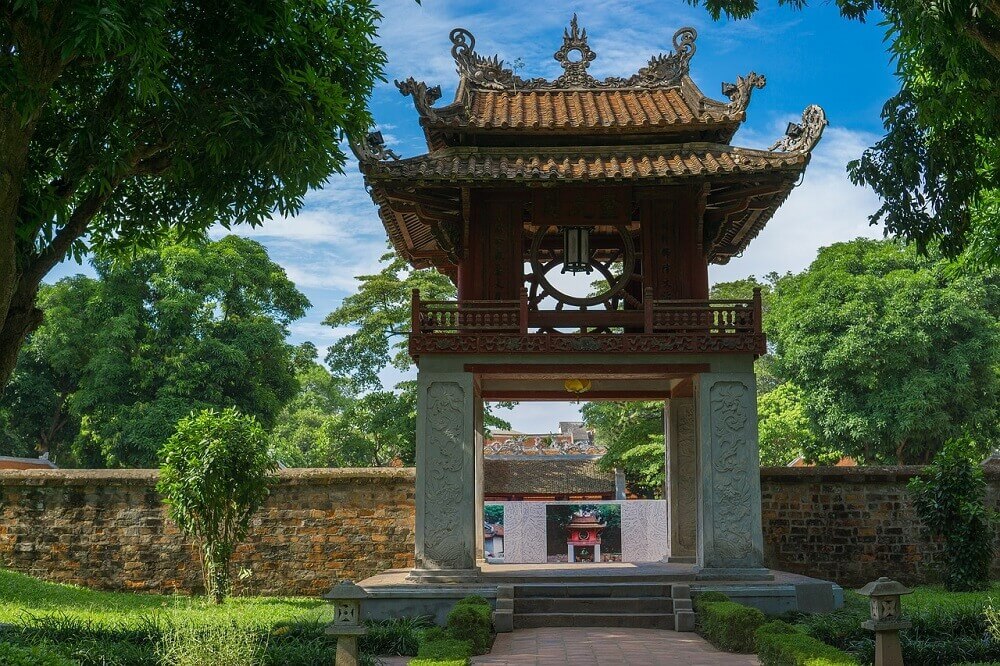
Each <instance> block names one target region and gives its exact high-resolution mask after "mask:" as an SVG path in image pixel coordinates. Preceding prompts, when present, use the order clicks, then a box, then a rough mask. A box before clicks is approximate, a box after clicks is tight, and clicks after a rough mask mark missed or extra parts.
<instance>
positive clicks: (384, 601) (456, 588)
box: [359, 562, 844, 624]
mask: <svg viewBox="0 0 1000 666" xmlns="http://www.w3.org/2000/svg"><path fill="white" fill-rule="evenodd" d="M410 573H411V572H410V570H409V569H393V570H389V571H385V572H383V573H381V574H378V575H376V576H372V577H371V578H366V579H365V580H363V581H361V582H360V583H359V585H361V587H363V588H364V589H365V590H366V591H367V592H368V594H369V595H370V596H369V598H368V599H367V600H365V602H364V604H363V612H364V616H365V617H366V618H371V619H385V618H389V617H405V616H415V615H430V616H432V617H434V618H435V621H437V622H438V623H440V624H444V622H445V620H446V618H447V615H448V611H450V610H451V607H452V606H453V605H454V604H455V602H456V601H458V600H459V599H462V598H463V597H467V596H469V595H470V594H478V595H480V596H483V597H486V598H487V599H489V600H490V601H491V602H492V603H493V605H494V607H496V605H497V604H496V599H497V596H498V588H501V587H503V588H504V589H505V590H509V589H510V587H511V586H515V587H517V586H535V585H542V586H552V585H567V586H572V585H579V586H587V587H591V588H592V587H594V586H598V585H602V584H603V585H609V586H616V585H617V586H622V585H627V584H629V583H635V584H654V583H661V584H664V585H671V586H690V592H691V596H692V597H694V598H695V599H697V597H698V594H700V593H702V592H707V591H709V590H712V591H719V592H722V593H724V594H726V595H728V596H729V597H730V598H731V599H732V600H733V601H736V602H739V603H742V604H745V605H747V606H753V607H755V608H759V609H760V610H762V611H764V612H765V613H767V614H771V615H776V614H779V613H784V612H786V611H792V610H797V611H801V612H807V613H828V612H831V611H833V610H836V609H838V608H840V607H841V606H843V604H844V591H843V589H842V588H841V587H840V586H839V585H837V584H836V583H831V582H829V581H824V580H818V579H816V578H809V577H807V576H800V575H797V574H792V573H786V572H783V571H767V576H762V575H761V572H760V570H754V571H753V572H752V573H753V577H752V578H750V579H749V580H746V579H744V580H741V579H740V578H739V577H738V573H739V572H737V571H735V570H734V571H733V572H732V574H733V575H732V577H730V578H729V579H717V578H714V577H708V578H703V577H700V576H699V571H698V568H697V567H695V566H693V565H691V564H680V563H662V562H657V563H643V564H595V565H586V564H484V565H482V571H481V572H480V574H479V579H478V581H476V582H462V583H448V582H432V581H428V580H422V581H415V580H413V579H412V578H411V577H410ZM711 575H712V576H714V575H716V572H712V574H711ZM761 578H765V579H764V580H762V579H761Z"/></svg>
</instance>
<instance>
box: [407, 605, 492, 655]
mask: <svg viewBox="0 0 1000 666" xmlns="http://www.w3.org/2000/svg"><path fill="white" fill-rule="evenodd" d="M492 628H493V611H492V609H491V608H490V605H489V603H487V604H486V605H482V604H479V603H462V602H459V603H457V604H455V607H454V608H452V609H451V611H450V612H449V613H448V633H449V634H450V635H451V636H452V638H455V639H457V640H459V641H461V642H468V644H469V645H471V646H472V653H473V654H485V653H486V651H487V650H489V649H490V634H491V631H492ZM417 656H419V657H426V656H430V655H426V654H424V653H423V652H418V653H417Z"/></svg>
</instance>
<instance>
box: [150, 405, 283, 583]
mask: <svg viewBox="0 0 1000 666" xmlns="http://www.w3.org/2000/svg"><path fill="white" fill-rule="evenodd" d="M161 457H162V460H163V464H162V465H161V467H160V481H159V483H158V485H157V490H158V491H159V492H160V494H161V495H163V498H164V502H166V504H167V507H168V511H169V515H170V518H171V519H172V520H173V521H174V522H175V523H177V525H178V527H180V528H181V530H182V531H183V532H184V533H185V534H187V535H189V536H192V537H194V538H195V539H197V540H198V541H199V542H200V543H201V548H202V552H203V554H204V562H205V568H206V571H205V586H206V588H207V589H208V590H209V591H210V592H211V593H212V595H213V596H214V598H215V602H216V603H222V601H223V599H224V598H225V596H226V594H228V592H229V580H230V579H229V561H230V558H231V557H232V555H233V552H234V551H235V550H236V546H237V545H238V544H239V543H240V541H242V540H243V539H244V538H245V537H246V534H247V531H248V530H249V529H250V519H251V518H252V517H253V514H254V513H256V511H257V509H259V508H260V507H261V505H262V504H263V503H264V500H266V499H267V496H268V493H269V490H268V479H269V477H270V475H271V474H272V473H273V472H274V471H275V469H277V463H276V461H275V459H274V455H273V452H272V451H271V450H270V449H269V447H268V441H267V437H266V436H265V435H264V432H263V431H262V430H261V428H260V426H259V425H258V424H257V421H256V420H255V419H254V418H253V417H248V416H243V415H241V414H240V413H239V412H237V411H236V410H234V409H227V410H224V411H222V412H216V411H214V410H211V409H210V410H205V411H203V412H201V413H198V414H193V415H191V416H189V417H187V418H185V419H181V421H180V422H178V424H177V431H176V432H175V433H174V434H173V436H171V437H170V439H169V440H167V443H166V444H165V445H164V447H163V450H162V452H161Z"/></svg>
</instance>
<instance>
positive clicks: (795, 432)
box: [757, 382, 841, 466]
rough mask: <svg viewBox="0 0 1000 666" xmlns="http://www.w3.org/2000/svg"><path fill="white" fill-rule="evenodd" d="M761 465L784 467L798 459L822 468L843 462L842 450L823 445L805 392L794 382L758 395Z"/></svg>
mask: <svg viewBox="0 0 1000 666" xmlns="http://www.w3.org/2000/svg"><path fill="white" fill-rule="evenodd" d="M757 432H758V439H759V441H760V464H761V465H765V466H766V465H774V466H784V465H787V464H789V463H790V462H792V461H793V460H795V458H796V457H798V456H800V455H801V456H805V458H806V460H807V461H809V462H816V463H819V464H821V465H827V464H833V463H835V462H837V461H838V460H840V458H841V454H840V451H837V450H831V448H829V447H824V446H823V445H821V444H820V439H819V438H818V437H816V434H815V432H814V431H813V424H812V422H811V421H810V420H809V415H808V413H807V412H806V407H805V400H804V396H803V394H802V389H800V388H799V387H798V386H796V385H795V384H793V383H792V382H785V383H784V384H779V385H778V386H777V387H775V388H774V390H772V391H770V392H768V393H762V394H758V395H757Z"/></svg>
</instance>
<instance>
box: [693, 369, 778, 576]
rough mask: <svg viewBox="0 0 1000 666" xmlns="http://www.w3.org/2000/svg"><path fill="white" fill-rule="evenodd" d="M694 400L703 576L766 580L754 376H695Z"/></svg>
mask: <svg viewBox="0 0 1000 666" xmlns="http://www.w3.org/2000/svg"><path fill="white" fill-rule="evenodd" d="M695 400H696V401H697V404H696V407H697V413H698V418H697V421H696V422H697V439H698V450H699V460H698V463H699V474H698V477H699V488H698V564H699V565H700V566H701V567H702V570H701V571H700V572H699V577H703V578H712V577H725V578H743V579H761V578H768V577H769V574H768V571H767V570H766V569H764V568H763V562H764V537H763V534H762V531H761V520H760V462H759V459H760V456H759V452H758V450H757V385H756V381H755V378H754V375H753V373H752V372H738V373H721V372H717V373H705V374H700V375H697V376H696V378H695Z"/></svg>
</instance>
